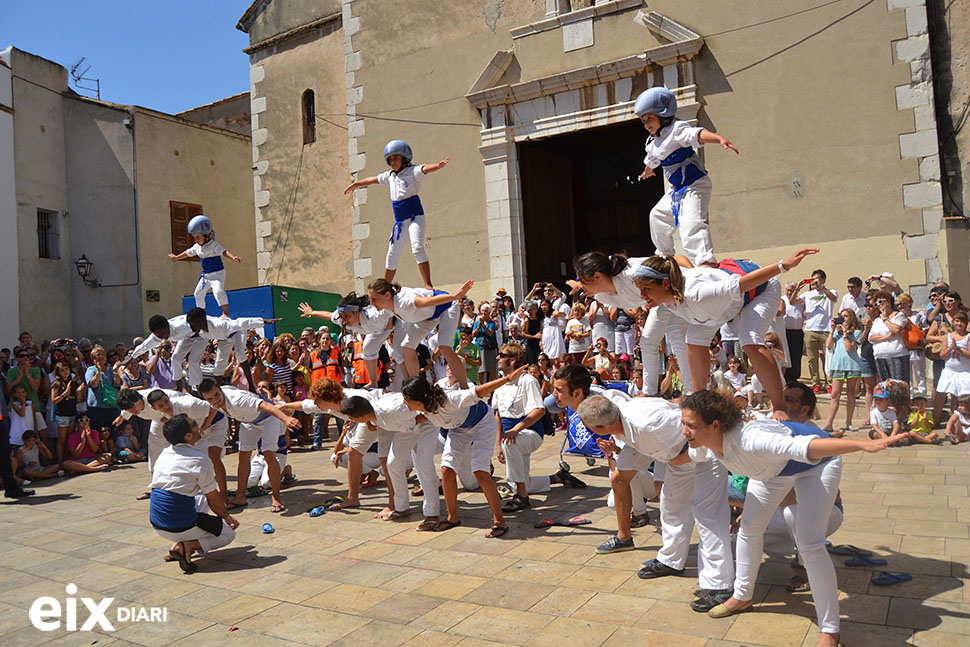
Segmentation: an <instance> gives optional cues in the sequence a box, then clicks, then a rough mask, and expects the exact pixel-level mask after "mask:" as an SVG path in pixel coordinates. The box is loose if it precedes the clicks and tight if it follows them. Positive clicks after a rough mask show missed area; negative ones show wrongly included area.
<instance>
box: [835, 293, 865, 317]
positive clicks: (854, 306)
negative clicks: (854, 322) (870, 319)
mask: <svg viewBox="0 0 970 647" xmlns="http://www.w3.org/2000/svg"><path fill="white" fill-rule="evenodd" d="M843 310H851V311H852V312H854V313H856V316H858V317H859V318H863V317H865V314H866V293H865V291H863V290H860V291H859V296H857V297H854V296H852V293H851V292H846V293H845V295H844V296H843V297H842V303H840V304H839V312H842V311H843Z"/></svg>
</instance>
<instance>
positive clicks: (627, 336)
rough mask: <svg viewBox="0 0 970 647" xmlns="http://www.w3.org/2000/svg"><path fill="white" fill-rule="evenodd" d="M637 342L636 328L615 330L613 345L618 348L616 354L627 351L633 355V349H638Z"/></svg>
mask: <svg viewBox="0 0 970 647" xmlns="http://www.w3.org/2000/svg"><path fill="white" fill-rule="evenodd" d="M636 343H637V331H636V328H630V329H629V330H614V331H613V347H614V348H615V349H616V354H617V355H618V356H619V355H622V354H623V353H626V354H627V355H629V356H630V357H633V351H634V350H636ZM654 351H655V352H656V349H654Z"/></svg>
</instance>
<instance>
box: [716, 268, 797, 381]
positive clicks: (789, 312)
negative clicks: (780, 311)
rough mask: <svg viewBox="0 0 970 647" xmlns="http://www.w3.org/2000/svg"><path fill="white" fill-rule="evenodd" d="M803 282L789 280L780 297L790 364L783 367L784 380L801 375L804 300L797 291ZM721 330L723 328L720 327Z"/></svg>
mask: <svg viewBox="0 0 970 647" xmlns="http://www.w3.org/2000/svg"><path fill="white" fill-rule="evenodd" d="M804 287H805V284H804V283H801V282H799V283H794V282H789V283H788V284H787V285H785V294H784V296H782V297H781V301H782V304H783V305H784V307H785V317H784V318H785V341H787V342H788V356H789V358H790V359H791V366H789V367H788V368H786V369H785V382H797V381H798V380H799V378H801V376H802V355H804V353H805V331H804V330H802V326H803V325H804V324H805V300H804V299H803V298H802V297H801V295H799V294H798V293H799V292H801V291H802V288H804ZM722 330H723V329H722Z"/></svg>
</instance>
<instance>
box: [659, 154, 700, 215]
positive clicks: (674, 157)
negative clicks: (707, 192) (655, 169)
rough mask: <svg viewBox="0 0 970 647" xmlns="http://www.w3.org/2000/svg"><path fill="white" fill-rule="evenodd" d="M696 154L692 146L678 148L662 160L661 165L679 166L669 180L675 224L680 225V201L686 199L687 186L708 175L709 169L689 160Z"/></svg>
mask: <svg viewBox="0 0 970 647" xmlns="http://www.w3.org/2000/svg"><path fill="white" fill-rule="evenodd" d="M693 156H694V149H693V148H691V147H690V146H685V147H684V148H678V149H677V150H675V151H674V152H673V153H671V154H670V155H668V156H667V157H665V158H664V159H663V161H662V162H660V165H661V166H679V167H680V168H678V169H677V170H675V171H674V172H673V173H671V174H670V177H669V178H667V181H668V182H670V186H671V187H672V188H673V191H671V193H670V211H671V213H672V214H673V216H674V226H675V227H676V226H679V225H680V202H681V200H683V199H684V193H685V192H686V191H687V187H689V186H690V185H691V184H693V183H694V182H696V181H697V180H699V179H701V178H702V177H704V176H705V175H707V171H704V170H702V169H701V168H700V167H698V165H697V164H694V163H693V162H688V161H687V160H689V159H690V158H691V157H693Z"/></svg>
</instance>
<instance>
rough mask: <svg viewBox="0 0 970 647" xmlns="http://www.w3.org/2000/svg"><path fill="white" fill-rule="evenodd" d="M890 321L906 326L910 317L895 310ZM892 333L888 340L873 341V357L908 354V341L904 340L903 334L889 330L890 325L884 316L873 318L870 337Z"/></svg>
mask: <svg viewBox="0 0 970 647" xmlns="http://www.w3.org/2000/svg"><path fill="white" fill-rule="evenodd" d="M889 321H890V322H892V323H893V324H895V325H897V326H905V325H906V324H907V323H908V322H909V319H907V318H906V315H904V314H903V313H902V312H894V313H893V314H892V316H890V317H889ZM890 334H891V335H892V337H890V338H889V339H887V340H886V341H877V342H872V355H873V357H901V356H902V355H908V354H909V349H908V348H906V343H905V342H904V341H903V336H902V335H901V334H900V333H892V332H890V330H889V326H887V325H886V322H885V321H884V320H883V318H882V317H875V318H873V320H872V328H871V329H870V330H869V338H870V339H871V338H872V336H873V335H877V336H878V335H890Z"/></svg>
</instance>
